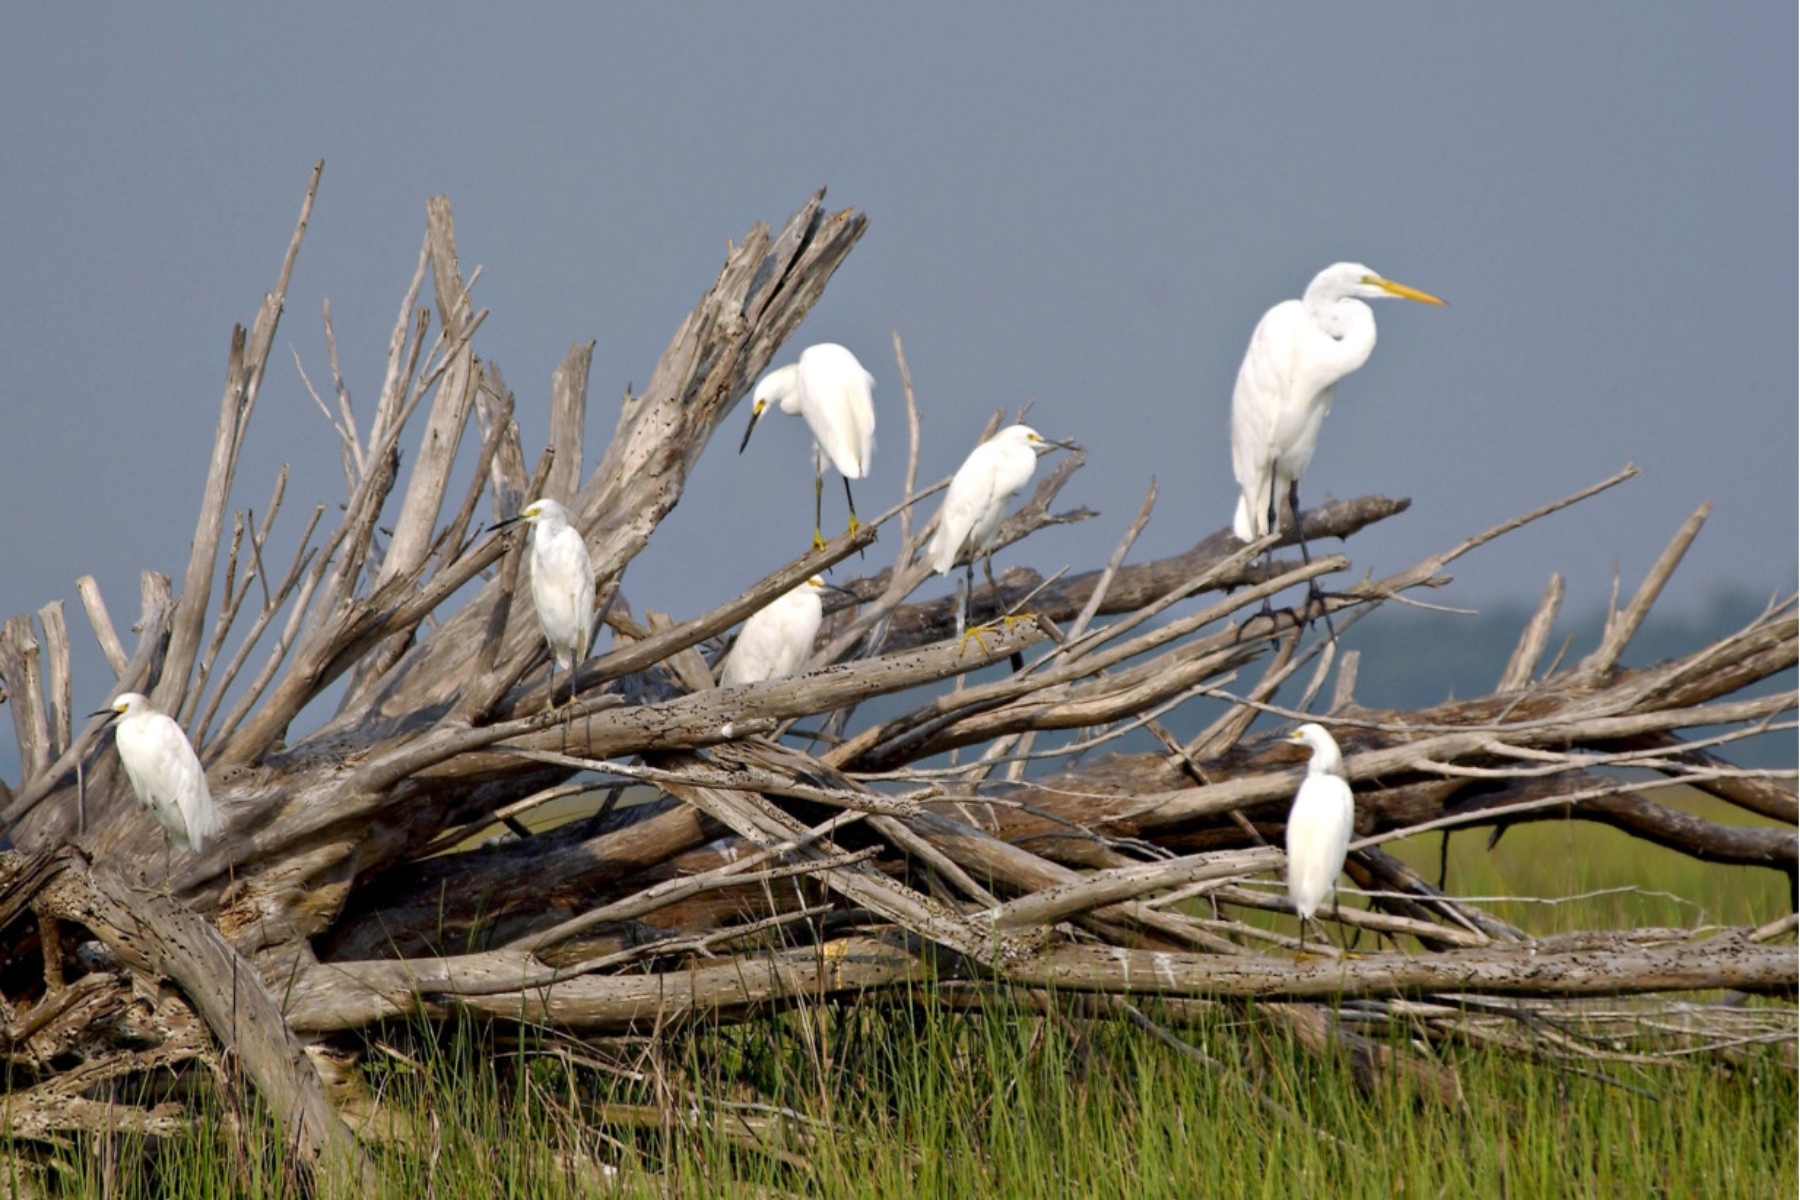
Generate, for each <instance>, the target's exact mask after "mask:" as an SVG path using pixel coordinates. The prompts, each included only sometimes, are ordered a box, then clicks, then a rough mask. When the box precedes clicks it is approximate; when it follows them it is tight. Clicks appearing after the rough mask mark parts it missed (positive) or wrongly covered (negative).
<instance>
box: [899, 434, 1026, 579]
mask: <svg viewBox="0 0 1800 1200" xmlns="http://www.w3.org/2000/svg"><path fill="white" fill-rule="evenodd" d="M1044 444H1045V441H1044V439H1043V438H1042V437H1040V436H1039V435H1038V432H1037V430H1035V429H1032V428H1030V427H1029V426H1026V425H1009V426H1007V427H1006V428H1005V429H1002V430H1001V431H1000V432H998V433H996V434H995V435H994V436H993V437H991V438H989V439H988V440H987V441H985V442H983V443H981V445H979V446H977V447H975V449H974V450H972V451H971V452H970V453H969V457H968V458H966V459H964V460H963V465H962V466H960V467H958V468H957V469H956V474H955V475H954V476H953V477H952V478H951V480H950V490H949V491H948V492H946V493H945V494H944V506H943V507H942V508H940V509H939V510H938V527H937V532H936V533H934V534H933V535H932V537H931V544H930V545H929V546H927V547H926V549H925V558H926V560H927V561H928V562H930V563H931V567H932V570H934V571H936V572H937V573H938V574H939V575H943V574H946V573H948V572H949V570H950V568H951V567H954V566H955V565H956V560H957V559H958V558H961V557H962V556H963V554H964V553H967V554H968V555H969V557H970V558H971V559H973V558H974V557H975V556H977V555H979V554H980V553H981V552H982V551H983V550H986V549H987V547H988V543H990V542H992V541H993V540H994V534H995V533H996V532H997V531H998V530H999V528H1000V520H1001V518H1002V517H1004V516H1005V515H1006V502H1007V501H1008V500H1010V499H1012V497H1013V496H1014V495H1015V494H1017V493H1018V491H1019V489H1020V488H1022V487H1024V486H1025V485H1026V484H1027V483H1029V482H1030V481H1031V475H1032V472H1034V471H1036V470H1037V448H1038V447H1039V446H1042V445H1044Z"/></svg>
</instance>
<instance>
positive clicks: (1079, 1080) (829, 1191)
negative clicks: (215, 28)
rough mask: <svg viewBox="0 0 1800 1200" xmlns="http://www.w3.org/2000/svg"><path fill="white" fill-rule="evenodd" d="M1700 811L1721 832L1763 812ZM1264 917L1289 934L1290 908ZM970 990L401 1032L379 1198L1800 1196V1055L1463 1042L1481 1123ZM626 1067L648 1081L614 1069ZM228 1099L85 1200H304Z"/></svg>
mask: <svg viewBox="0 0 1800 1200" xmlns="http://www.w3.org/2000/svg"><path fill="white" fill-rule="evenodd" d="M1684 803H1688V802H1686V801H1684ZM1692 803H1695V804H1697V805H1698V807H1697V808H1696V811H1697V812H1699V814H1700V815H1703V816H1706V817H1707V818H1708V819H1713V820H1742V819H1745V818H1743V817H1742V816H1741V814H1737V813H1736V812H1735V811H1734V810H1730V809H1728V808H1726V807H1725V806H1718V805H1712V804H1710V803H1708V802H1704V801H1693V802H1692ZM1438 850H1439V841H1438V838H1437V837H1436V836H1435V835H1433V836H1430V837H1427V838H1424V839H1420V840H1419V844H1416V845H1412V846H1405V845H1402V846H1400V847H1399V848H1398V849H1397V851H1396V852H1397V853H1399V854H1400V855H1402V856H1403V857H1405V858H1407V859H1408V861H1410V862H1412V863H1413V864H1414V865H1415V866H1416V867H1418V868H1419V869H1420V870H1422V871H1424V872H1425V873H1426V874H1427V875H1428V876H1430V877H1432V878H1435V877H1436V874H1437V866H1438ZM1448 884H1449V888H1450V890H1451V891H1452V892H1453V893H1456V894H1460V895H1503V894H1504V895H1534V896H1558V895H1571V894H1575V893H1581V892H1589V891H1595V890H1602V889H1608V888H1617V887H1630V888H1635V889H1640V890H1634V891H1627V892H1622V893H1614V894H1609V895H1605V896H1601V897H1597V898H1593V899H1589V900H1582V901H1578V902H1575V903H1571V904H1566V905H1557V906H1550V905H1536V904H1500V905H1495V906H1493V908H1494V911H1496V912H1497V913H1499V914H1500V915H1502V916H1504V917H1506V919H1508V920H1511V921H1513V922H1515V923H1517V924H1519V925H1522V926H1524V927H1525V928H1527V929H1529V930H1531V931H1532V932H1538V933H1542V932H1553V931H1556V930H1561V929H1571V928H1593V927H1596V926H1600V927H1605V926H1629V925H1646V924H1665V925H1677V926H1684V927H1697V926H1700V925H1705V924H1716V923H1739V924H1742V923H1761V922H1765V921H1768V920H1770V919H1773V918H1774V917H1777V916H1780V915H1781V914H1783V913H1785V912H1787V911H1788V906H1789V900H1788V895H1787V890H1786V889H1787V884H1786V880H1785V879H1784V878H1783V877H1782V876H1780V875H1779V874H1777V873H1775V872H1770V871H1746V870H1728V869H1721V868H1716V867H1708V866H1705V865H1703V864H1696V863H1692V862H1690V861H1689V860H1687V859H1685V858H1683V857H1681V856H1679V855H1675V854H1672V853H1669V852H1666V851H1661V850H1658V849H1656V848H1655V847H1650V846H1647V845H1645V844H1644V843H1642V842H1637V841H1634V840H1632V839H1629V838H1626V837H1624V836H1623V835H1619V834H1616V833H1614V832H1613V831H1610V830H1606V829H1600V828H1596V827H1594V826H1592V825H1588V824H1585V823H1580V822H1566V821H1545V822H1539V823H1535V824H1532V825H1526V826H1519V827H1516V828H1514V829H1512V830H1510V831H1509V832H1508V833H1507V834H1506V836H1505V838H1504V839H1503V840H1502V841H1501V842H1500V844H1499V846H1498V847H1497V848H1496V849H1495V850H1494V852H1492V853H1489V852H1488V850H1487V848H1486V833H1485V832H1469V833H1461V834H1457V835H1455V836H1454V837H1453V838H1452V841H1451V847H1450V863H1449V875H1448ZM1647 891H1655V892H1664V893H1668V894H1669V895H1670V896H1674V897H1678V899H1668V898H1663V897H1660V896H1656V895H1649V894H1646V892H1647ZM1263 919H1265V920H1270V921H1273V922H1275V923H1276V924H1278V925H1279V924H1280V923H1281V922H1282V921H1287V923H1288V928H1290V929H1291V924H1292V922H1291V918H1280V917H1273V918H1263ZM950 996H951V994H949V993H942V992H939V991H935V990H927V991H925V992H923V993H922V994H920V995H919V996H917V997H913V998H911V999H901V998H896V997H884V998H876V997H868V998H865V999H864V1000H863V1001H861V1002H857V1003H842V1004H831V1005H824V1006H820V1005H816V1004H815V1005H805V1006H801V1007H799V1008H796V1009H791V1010H787V1011H783V1012H768V1013H764V1014H761V1015H760V1016H758V1017H757V1018H756V1019H754V1020H752V1021H750V1022H748V1023H745V1024H742V1025H738V1026H733V1027H714V1026H708V1025H701V1026H691V1027H687V1028H683V1029H677V1030H673V1031H669V1032H667V1033H665V1035H664V1036H663V1037H661V1038H659V1039H655V1040H650V1039H645V1040H641V1041H638V1042H632V1043H619V1044H613V1045H610V1046H604V1047H601V1048H599V1049H598V1050H595V1051H593V1052H592V1053H584V1052H583V1051H581V1050H580V1049H579V1048H574V1049H576V1050H577V1057H576V1058H574V1059H571V1058H568V1057H564V1056H561V1054H562V1051H563V1050H565V1049H570V1048H573V1047H563V1046H561V1045H559V1044H554V1043H552V1042H548V1041H533V1040H531V1039H530V1038H529V1037H527V1039H526V1040H525V1042H524V1043H523V1044H521V1043H520V1041H519V1040H518V1039H517V1037H515V1036H514V1035H512V1034H509V1033H507V1032H505V1031H495V1030H482V1029H479V1028H475V1027H465V1028H460V1029H456V1030H453V1031H451V1032H449V1033H447V1034H444V1035H442V1036H423V1035H422V1034H421V1033H420V1031H417V1030H395V1031H391V1032H390V1034H389V1035H388V1039H389V1040H388V1042H387V1043H385V1044H386V1045H387V1046H388V1047H390V1049H391V1052H389V1051H386V1050H382V1049H379V1048H377V1049H375V1050H373V1051H372V1052H371V1053H370V1055H369V1056H368V1066H367V1068H366V1071H365V1074H366V1078H367V1081H368V1083H369V1086H370V1089H371V1095H374V1096H379V1097H380V1099H381V1100H382V1106H381V1109H380V1111H381V1113H382V1114H383V1115H382V1117H381V1118H380V1120H379V1122H378V1124H377V1125H371V1126H370V1130H369V1132H371V1133H373V1132H375V1131H376V1129H377V1128H378V1127H379V1128H380V1129H381V1131H382V1132H383V1133H384V1135H385V1136H384V1137H382V1138H371V1141H370V1144H371V1146H372V1147H373V1154H374V1156H375V1158H376V1161H377V1169H378V1173H379V1177H380V1181H381V1182H380V1189H379V1192H378V1194H379V1195H383V1196H391V1197H399V1198H403V1200H424V1198H426V1197H489V1196H520V1197H525V1196H532V1197H536V1196H548V1197H564V1196H569V1197H573V1196H643V1197H651V1196H657V1197H661V1196H667V1195H679V1196H695V1197H706V1198H708V1200H715V1198H720V1197H730V1196H761V1195H804V1196H830V1197H838V1196H850V1197H858V1196H895V1197H910V1196H926V1197H932V1196H944V1197H963V1196H1021V1197H1024V1196H1081V1197H1086V1196H1097V1197H1108V1196H1116V1197H1158V1196H1170V1197H1176V1196H1179V1197H1196V1196H1200V1197H1209V1196H1226V1197H1237V1196H1251V1197H1265V1196H1266V1197H1289V1196H1332V1197H1360V1196H1370V1197H1382V1198H1384V1200H1385V1198H1389V1197H1430V1198H1436V1197H1439V1196H1457V1197H1460V1196H1477V1197H1488V1196H1492V1197H1507V1198H1508V1200H1517V1198H1520V1197H1538V1196H1542V1197H1559V1198H1560V1197H1570V1196H1574V1197H1583V1196H1592V1197H1612V1196H1634V1197H1636V1196H1668V1197H1678V1196H1699V1197H1705V1198H1706V1200H1723V1198H1725V1197H1735V1196H1745V1197H1768V1196H1793V1195H1795V1194H1796V1192H1795V1180H1796V1173H1797V1172H1800V1160H1797V1157H1796V1136H1797V1132H1800V1130H1797V1120H1796V1109H1797V1106H1800V1087H1797V1084H1796V1074H1795V1070H1794V1063H1795V1053H1794V1047H1793V1045H1791V1044H1788V1045H1783V1046H1769V1045H1762V1046H1751V1047H1747V1048H1745V1050H1744V1052H1743V1053H1741V1054H1740V1055H1737V1056H1735V1057H1734V1059H1733V1060H1732V1061H1730V1062H1727V1061H1725V1060H1723V1059H1721V1058H1718V1057H1704V1058H1702V1057H1696V1058H1693V1059H1688V1060H1682V1061H1681V1062H1680V1063H1679V1064H1671V1065H1650V1066H1632V1065H1615V1064H1610V1063H1597V1064H1590V1065H1589V1066H1588V1067H1584V1068H1582V1069H1580V1070H1572V1069H1569V1068H1567V1067H1562V1066H1558V1065H1555V1064H1551V1063H1547V1062H1539V1061H1533V1060H1529V1059H1526V1058H1524V1057H1522V1056H1520V1055H1519V1054H1517V1053H1516V1052H1513V1051H1503V1050H1499V1049H1494V1048H1487V1047H1479V1046H1469V1045H1464V1044H1451V1045H1441V1046H1438V1047H1436V1048H1435V1053H1437V1054H1439V1055H1440V1056H1441V1057H1442V1058H1443V1060H1444V1061H1445V1062H1447V1063H1449V1064H1451V1065H1453V1066H1454V1067H1455V1069H1456V1071H1457V1073H1458V1076H1459V1077H1460V1081H1461V1086H1462V1091H1463V1095H1464V1097H1465V1101H1466V1103H1465V1105H1464V1106H1463V1107H1462V1108H1460V1109H1458V1108H1451V1107H1447V1106H1445V1105H1442V1104H1440V1103H1437V1102H1434V1101H1427V1100H1424V1099H1421V1098H1420V1097H1419V1096H1417V1095H1416V1094H1415V1093H1413V1092H1412V1091H1410V1090H1406V1089H1404V1088H1403V1087H1401V1086H1399V1085H1394V1084H1378V1085H1377V1086H1376V1087H1375V1090H1373V1091H1365V1090H1362V1089H1361V1088H1359V1086H1358V1083H1357V1081H1356V1079H1355V1078H1354V1077H1353V1074H1352V1071H1351V1068H1350V1065H1349V1064H1348V1063H1347V1062H1346V1061H1345V1060H1344V1059H1343V1057H1342V1056H1325V1057H1320V1056H1317V1055H1314V1054H1311V1053H1309V1052H1307V1051H1306V1050H1305V1049H1304V1048H1302V1047H1300V1046H1299V1045H1297V1044H1296V1043H1295V1042H1294V1041H1293V1040H1292V1039H1291V1038H1290V1037H1289V1036H1288V1034H1287V1033H1286V1032H1285V1027H1284V1026H1283V1025H1282V1024H1281V1023H1280V1022H1279V1021H1276V1020H1273V1019H1271V1018H1270V1017H1268V1016H1267V1015H1265V1014H1259V1013H1258V1012H1256V1011H1255V1010H1254V1009H1244V1008H1233V1007H1227V1006H1220V1007H1219V1008H1217V1009H1214V1010H1210V1011H1209V1012H1208V1013H1206V1014H1204V1015H1202V1016H1200V1017H1198V1018H1195V1019H1196V1020H1198V1021H1199V1023H1198V1024H1197V1025H1193V1026H1190V1027H1186V1028H1181V1029H1180V1030H1179V1031H1178V1032H1179V1033H1180V1036H1181V1037H1182V1038H1183V1039H1184V1040H1185V1041H1186V1042H1187V1043H1188V1044H1189V1045H1191V1046H1194V1047H1196V1048H1198V1049H1200V1050H1201V1051H1203V1053H1204V1055H1205V1056H1206V1058H1207V1060H1208V1061H1201V1060H1200V1059H1197V1058H1196V1057H1195V1056H1193V1055H1191V1054H1187V1053H1182V1052H1181V1051H1179V1050H1177V1049H1175V1048H1172V1047H1170V1046H1169V1045H1167V1044H1165V1043H1164V1042H1163V1041H1161V1040H1158V1039H1156V1038H1154V1037H1152V1036H1150V1035H1148V1034H1146V1033H1144V1032H1142V1031H1139V1030H1137V1029H1135V1028H1133V1027H1131V1026H1129V1025H1127V1024H1124V1023H1122V1022H1117V1021H1109V1020H1084V1019H1081V1017H1080V1015H1079V1013H1078V1012H1076V1013H1075V1015H1068V1013H1066V1012H1065V1013H1063V1014H1062V1015H1056V1016H1050V1017H1046V1016H1045V1015H1043V1014H1042V1013H1041V1011H1039V1010H1037V1009H1035V1008H1033V1007H1032V1006H1030V1005H1029V1004H1027V1003H1025V1002H1024V1001H1025V1000H1026V999H1027V998H1026V997H1019V998H1018V999H1019V1001H1020V1003H1019V1004H1018V1005H1016V1006H1001V1007H998V1008H989V1009H987V1010H985V1011H973V1010H966V1009H962V1008H958V1007H956V1006H954V1005H953V1004H952V1003H951V1002H950ZM1064 1007H1065V1008H1066V1007H1067V1006H1064ZM1147 1011H1149V1012H1150V1013H1151V1015H1152V1016H1153V1017H1158V1018H1159V1019H1160V1017H1161V1015H1162V1014H1158V1013H1157V1012H1156V1011H1155V1010H1154V1009H1149V1010H1147ZM1171 1027H1173V1026H1171ZM409 1035H410V1036H409ZM1397 1048H1398V1049H1401V1050H1403V1051H1405V1052H1407V1053H1411V1052H1412V1051H1411V1049H1410V1048H1407V1047H1397ZM601 1055H611V1056H612V1061H613V1063H614V1065H615V1067H623V1068H628V1069H630V1070H633V1071H635V1072H637V1077H636V1078H628V1077H625V1076H624V1075H622V1074H621V1073H619V1071H618V1070H613V1071H607V1070H602V1069H598V1064H599V1062H600V1056H601ZM701 1098H704V1099H701ZM778 1110H786V1111H787V1112H789V1113H791V1114H793V1115H792V1116H791V1117H787V1118H783V1117H782V1116H781V1115H780V1113H779V1111H778ZM221 1111H222V1110H221V1107H220V1106H217V1105H215V1106H214V1107H213V1115H212V1117H211V1118H210V1119H209V1124H208V1125H207V1127H206V1128H203V1129H202V1130H200V1131H198V1132H197V1133H195V1134H193V1135H191V1136H186V1137H182V1138H177V1139H173V1140H170V1141H167V1142H162V1143H145V1142H143V1141H140V1140H136V1139H130V1138H126V1139H120V1140H119V1141H117V1142H115V1143H112V1144H111V1145H110V1146H108V1147H102V1146H96V1145H92V1144H81V1145H79V1146H78V1147H77V1148H76V1150H77V1152H76V1153H74V1154H73V1155H71V1156H70V1157H69V1159H68V1161H69V1162H70V1163H72V1164H73V1166H72V1167H71V1168H70V1171H71V1173H70V1174H68V1175H66V1176H64V1177H62V1183H63V1185H64V1187H65V1190H66V1191H67V1192H68V1194H76V1195H80V1194H102V1193H103V1192H105V1193H109V1194H112V1195H117V1196H123V1197H135V1196H145V1197H150V1196H156V1197H162V1196H179V1197H212V1196H231V1195H276V1196H283V1195H285V1196H298V1195H301V1194H303V1193H302V1191H301V1189H300V1185H299V1182H298V1180H297V1179H296V1176H295V1174H294V1172H293V1170H292V1165H291V1163H289V1162H288V1161H287V1160H286V1158H285V1156H284V1151H283V1149H282V1139H281V1138H280V1136H279V1133H278V1131H277V1130H276V1129H275V1127H274V1125H273V1123H272V1122H271V1121H269V1119H268V1118H267V1117H266V1116H263V1115H259V1114H257V1113H256V1112H254V1111H253V1112H252V1113H251V1115H250V1117H249V1119H248V1120H246V1121H244V1122H243V1123H242V1124H241V1125H236V1126H234V1125H232V1124H231V1123H230V1122H228V1121H227V1120H226V1119H225V1118H224V1117H223V1116H222V1115H220V1112H221ZM603 1164H604V1166H603ZM604 1167H612V1168H616V1170H617V1172H618V1174H617V1175H615V1176H607V1175H605V1174H604ZM0 1194H4V1188H3V1187H0Z"/></svg>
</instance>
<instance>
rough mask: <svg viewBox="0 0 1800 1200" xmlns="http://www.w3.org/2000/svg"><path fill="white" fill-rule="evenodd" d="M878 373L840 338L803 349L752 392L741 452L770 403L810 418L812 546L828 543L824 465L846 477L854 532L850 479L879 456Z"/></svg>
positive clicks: (858, 476) (866, 470)
mask: <svg viewBox="0 0 1800 1200" xmlns="http://www.w3.org/2000/svg"><path fill="white" fill-rule="evenodd" d="M874 386H875V377H874V376H873V375H871V374H869V373H868V372H867V371H865V370H863V365H862V364H861V363H860V362H857V361H856V355H854V354H852V353H850V351H848V350H846V349H844V348H843V347H842V346H840V345H838V344H836V343H835V342H820V343H819V344H818V345H816V346H808V347H807V348H806V349H804V350H802V351H801V352H800V361H799V362H795V363H789V364H788V365H787V366H785V367H780V368H778V369H776V370H773V371H770V372H769V373H768V374H767V375H764V376H763V377H762V381H761V382H759V383H758V384H757V385H756V390H755V391H754V392H752V393H751V395H750V425H749V427H748V428H746V429H745V430H744V440H743V441H741V442H739V443H738V453H739V454H742V453H743V452H744V447H745V446H748V445H749V444H750V435H751V434H752V433H754V432H755V431H756V423H757V422H758V421H760V420H762V415H763V413H764V412H765V411H766V410H767V409H768V407H769V405H770V404H772V403H773V404H778V405H780V406H781V411H782V412H784V413H787V414H788V415H789V416H793V415H795V414H799V415H800V416H802V417H805V418H806V425H807V428H809V429H811V430H812V435H813V545H815V546H823V545H824V544H825V535H824V534H823V533H821V532H820V525H821V520H820V518H821V510H822V508H823V505H824V492H825V464H826V462H828V461H829V462H830V463H831V465H832V466H834V467H836V468H837V469H838V474H840V475H842V476H843V477H844V500H845V501H846V502H847V503H848V504H849V505H850V532H851V533H855V532H856V530H857V527H858V526H859V524H860V522H859V521H857V519H856V501H855V499H853V498H852V497H851V495H850V481H851V480H852V479H861V478H863V477H864V476H865V475H867V474H868V473H869V461H870V459H872V458H873V457H874V455H875V402H874V400H873V399H872V398H871V397H870V395H869V390H870V389H871V388H873V387H874Z"/></svg>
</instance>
